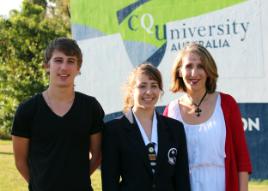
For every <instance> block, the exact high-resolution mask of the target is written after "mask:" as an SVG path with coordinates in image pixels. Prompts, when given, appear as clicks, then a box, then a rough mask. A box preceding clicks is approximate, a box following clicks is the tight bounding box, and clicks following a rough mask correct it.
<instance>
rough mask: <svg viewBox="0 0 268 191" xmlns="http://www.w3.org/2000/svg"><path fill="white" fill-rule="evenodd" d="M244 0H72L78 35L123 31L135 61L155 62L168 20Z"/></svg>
mask: <svg viewBox="0 0 268 191" xmlns="http://www.w3.org/2000/svg"><path fill="white" fill-rule="evenodd" d="M241 1H243V0H228V1H223V2H222V3H220V4H219V3H215V2H214V0H203V1H189V0H176V1H175V0H165V1H163V0H137V1H133V0H102V1H101V2H99V1H93V0H72V1H71V18H72V33H73V36H74V38H75V39H78V40H80V39H87V38H98V37H102V36H107V35H112V34H118V33H119V34H120V35H121V38H122V40H123V44H124V47H125V50H126V52H127V54H128V57H129V59H130V61H131V63H132V65H134V66H136V65H138V64H140V63H142V62H145V61H149V62H151V63H153V64H154V65H155V66H158V65H159V64H160V63H161V60H162V58H163V56H164V55H165V53H166V47H167V40H168V39H167V36H168V35H169V31H167V27H166V24H167V23H168V22H172V21H179V20H182V19H186V18H191V17H194V16H199V15H202V14H205V13H208V12H212V11H215V10H219V9H222V8H225V7H228V6H231V5H233V4H236V3H238V2H241Z"/></svg>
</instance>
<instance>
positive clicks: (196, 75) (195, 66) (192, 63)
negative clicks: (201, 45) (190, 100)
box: [179, 52, 207, 93]
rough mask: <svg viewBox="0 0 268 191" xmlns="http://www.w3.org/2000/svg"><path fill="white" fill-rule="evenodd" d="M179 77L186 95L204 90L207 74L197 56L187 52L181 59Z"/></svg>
mask: <svg viewBox="0 0 268 191" xmlns="http://www.w3.org/2000/svg"><path fill="white" fill-rule="evenodd" d="M179 76H180V77H181V78H182V79H183V82H184V84H185V87H186V91H187V92H188V93H190V92H193V91H205V90H206V81H207V73H206V71H205V69H204V65H203V63H202V62H201V59H200V56H199V55H198V54H196V53H193V52H189V53H187V54H186V55H185V56H184V57H183V58H182V65H181V67H180V69H179Z"/></svg>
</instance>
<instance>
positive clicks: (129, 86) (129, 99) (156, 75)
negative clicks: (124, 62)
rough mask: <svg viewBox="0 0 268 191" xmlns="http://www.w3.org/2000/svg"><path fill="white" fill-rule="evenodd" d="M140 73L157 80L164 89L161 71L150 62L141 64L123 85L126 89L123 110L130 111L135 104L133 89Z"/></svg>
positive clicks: (160, 87)
mask: <svg viewBox="0 0 268 191" xmlns="http://www.w3.org/2000/svg"><path fill="white" fill-rule="evenodd" d="M140 74H145V75H146V76H148V77H149V78H150V79H152V80H155V81H156V82H157V84H158V86H159V89H160V90H161V91H163V82H162V76H161V73H160V71H159V70H158V69H157V68H156V67H155V66H153V65H152V64H150V63H143V64H140V65H139V66H138V67H136V68H135V69H134V70H133V71H132V72H131V73H130V75H129V77H128V81H127V82H126V84H125V85H124V87H123V90H124V106H123V112H127V111H129V109H130V108H131V107H133V105H134V101H133V96H132V91H133V89H134V87H135V83H136V78H137V76H138V75H140Z"/></svg>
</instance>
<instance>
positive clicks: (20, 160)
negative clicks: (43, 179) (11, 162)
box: [12, 136, 30, 183]
mask: <svg viewBox="0 0 268 191" xmlns="http://www.w3.org/2000/svg"><path fill="white" fill-rule="evenodd" d="M12 142H13V151H14V156H15V164H16V167H17V169H18V171H19V172H20V174H21V175H22V176H23V178H24V179H25V180H26V181H27V182H28V183H29V179H30V175H29V166H28V150H29V139H28V138H24V137H17V136H12Z"/></svg>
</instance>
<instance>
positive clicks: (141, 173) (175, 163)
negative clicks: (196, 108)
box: [101, 112, 190, 191]
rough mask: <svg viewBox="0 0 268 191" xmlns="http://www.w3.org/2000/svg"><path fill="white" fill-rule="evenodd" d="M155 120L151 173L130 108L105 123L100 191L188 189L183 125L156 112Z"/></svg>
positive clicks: (178, 190)
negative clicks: (154, 158) (155, 142)
mask: <svg viewBox="0 0 268 191" xmlns="http://www.w3.org/2000/svg"><path fill="white" fill-rule="evenodd" d="M157 121H158V123H157V132H158V153H157V167H156V172H155V173H154V174H153V173H152V170H151V167H150V163H149V159H148V154H147V151H146V147H145V144H144V141H143V138H142V135H141V133H140V130H139V128H138V126H137V123H136V121H135V118H134V117H133V114H132V112H129V113H127V114H126V115H123V116H122V117H120V118H118V119H114V120H112V121H110V122H108V123H106V126H105V129H104V133H103V143H102V165H101V172H102V189H103V191H150V190H152V191H180V190H181V191H189V190H190V181H189V168H188V157H187V147H186V138H185V132H184V128H183V125H182V123H180V122H178V121H176V120H174V119H171V118H168V117H165V116H162V115H159V114H157ZM171 151H173V152H171ZM174 151H176V152H175V154H174Z"/></svg>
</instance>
